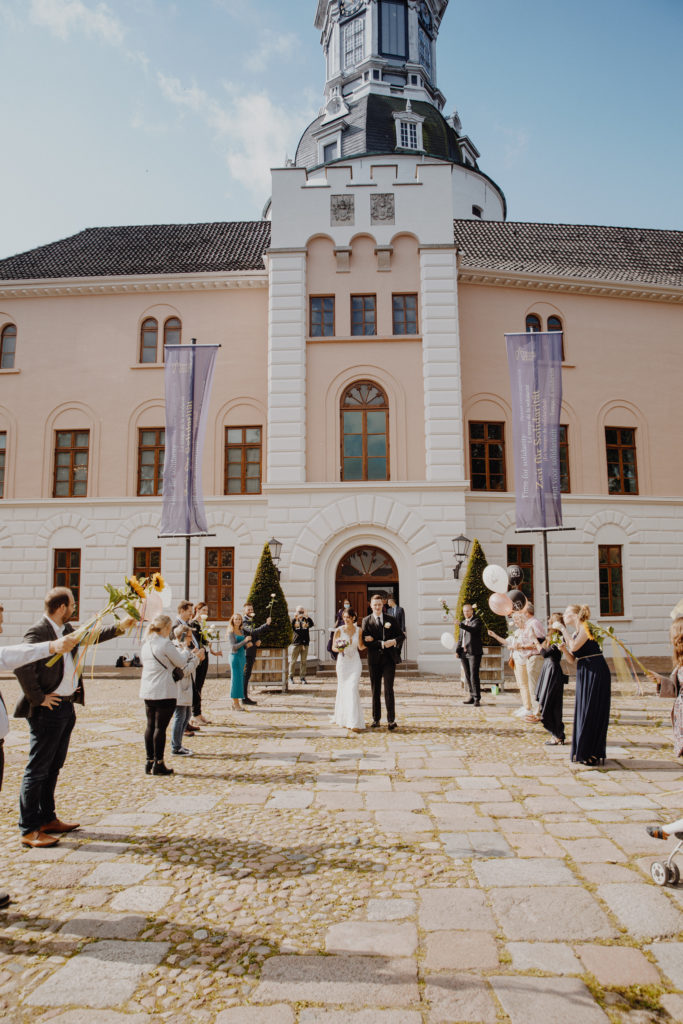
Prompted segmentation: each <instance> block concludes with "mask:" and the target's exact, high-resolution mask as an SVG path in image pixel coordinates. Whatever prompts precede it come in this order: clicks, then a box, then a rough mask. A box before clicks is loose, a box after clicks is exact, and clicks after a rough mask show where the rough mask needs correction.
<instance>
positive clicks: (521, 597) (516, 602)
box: [507, 590, 526, 612]
mask: <svg viewBox="0 0 683 1024" xmlns="http://www.w3.org/2000/svg"><path fill="white" fill-rule="evenodd" d="M507 596H508V597H509V598H510V600H511V602H512V608H513V610H514V611H516V612H521V610H522V608H524V606H525V605H526V594H523V593H522V591H521V590H509V591H508V593H507Z"/></svg>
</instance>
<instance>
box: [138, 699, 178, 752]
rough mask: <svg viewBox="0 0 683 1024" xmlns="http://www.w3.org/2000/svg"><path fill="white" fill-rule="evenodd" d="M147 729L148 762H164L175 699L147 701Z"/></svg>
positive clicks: (146, 748)
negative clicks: (167, 733) (167, 732)
mask: <svg viewBox="0 0 683 1024" xmlns="http://www.w3.org/2000/svg"><path fill="white" fill-rule="evenodd" d="M145 710H146V712H147V728H146V729H145V750H146V752H147V760H148V761H163V759H164V747H165V746H166V730H167V729H168V723H169V722H170V721H171V719H172V718H173V712H174V711H175V698H174V697H170V698H168V699H167V700H146V701H145Z"/></svg>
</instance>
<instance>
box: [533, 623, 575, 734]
mask: <svg viewBox="0 0 683 1024" xmlns="http://www.w3.org/2000/svg"><path fill="white" fill-rule="evenodd" d="M561 622H562V616H561V615H559V614H558V613H557V612H555V613H554V614H553V615H551V616H550V618H549V620H548V635H547V637H546V639H545V641H544V642H543V643H542V644H541V643H538V642H537V644H536V649H537V650H538V653H539V654H540V655H541V656H542V657H543V659H544V661H543V668H542V669H541V674H540V676H539V677H538V683H537V684H536V693H535V695H534V696H535V697H536V700H537V701H538V713H539V715H540V717H541V722H542V724H543V728H544V729H547V730H548V732H549V733H550V739H549V740H546V741H545V745H546V746H547V747H554V746H557V745H558V744H562V743H564V722H563V721H562V699H563V697H564V688H565V686H566V684H567V682H568V676H567V675H566V674H565V673H564V672H563V671H562V665H561V662H562V651H561V650H560V648H559V647H558V646H557V645H556V644H554V643H551V640H550V637H551V635H552V633H553V632H554V631H556V630H557V629H558V628H559V625H560V623H561Z"/></svg>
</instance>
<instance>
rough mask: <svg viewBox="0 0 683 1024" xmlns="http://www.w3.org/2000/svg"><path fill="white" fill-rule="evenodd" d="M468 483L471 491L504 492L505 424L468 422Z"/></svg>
mask: <svg viewBox="0 0 683 1024" xmlns="http://www.w3.org/2000/svg"><path fill="white" fill-rule="evenodd" d="M469 439H470V483H471V487H472V490H473V491H506V490H507V483H506V475H505V423H482V422H480V421H474V422H470V424H469Z"/></svg>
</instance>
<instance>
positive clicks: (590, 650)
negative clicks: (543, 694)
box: [557, 604, 612, 766]
mask: <svg viewBox="0 0 683 1024" xmlns="http://www.w3.org/2000/svg"><path fill="white" fill-rule="evenodd" d="M590 614H591V610H590V608H589V607H588V606H587V605H585V604H584V605H580V606H579V605H577V604H570V605H569V607H568V608H567V609H566V610H565V612H564V615H563V619H564V624H562V623H559V622H558V623H557V626H558V627H559V630H560V632H561V633H562V636H563V637H564V643H563V644H561V645H560V650H561V651H562V652H563V653H564V656H565V658H566V659H567V661H568V662H569V663H570V664H574V663H576V703H575V705H574V731H573V733H572V750H571V759H572V761H578V762H579V764H586V765H590V766H593V765H597V764H600V763H603V764H604V761H605V755H606V748H607V727H608V725H609V712H610V703H611V696H612V675H611V673H610V670H609V665H608V664H607V662H606V661H605V659H604V657H603V654H602V651H601V650H600V645H599V644H598V642H597V640H595V639H594V638H593V637H592V636H591V633H590V625H589V620H590ZM569 630H573V632H572V633H571V635H570V633H569Z"/></svg>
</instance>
